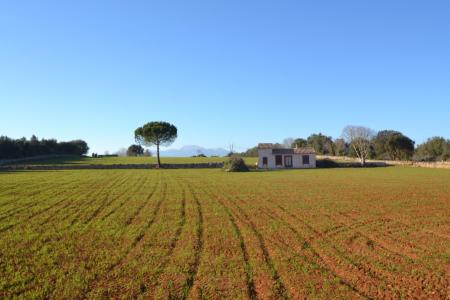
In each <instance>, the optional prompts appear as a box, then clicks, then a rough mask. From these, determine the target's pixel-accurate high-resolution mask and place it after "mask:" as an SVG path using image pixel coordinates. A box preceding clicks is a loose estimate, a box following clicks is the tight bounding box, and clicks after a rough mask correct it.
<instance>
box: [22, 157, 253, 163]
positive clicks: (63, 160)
mask: <svg viewBox="0 0 450 300" xmlns="http://www.w3.org/2000/svg"><path fill="white" fill-rule="evenodd" d="M226 160H228V158H227V157H161V163H162V164H185V163H209V162H224V161H226ZM245 161H246V162H247V164H250V165H254V164H255V163H256V161H257V157H248V158H245ZM156 162H157V160H156V157H101V158H91V157H61V158H55V159H50V160H41V161H33V162H24V163H22V164H27V165H96V164H98V165H113V164H155V163H156Z"/></svg>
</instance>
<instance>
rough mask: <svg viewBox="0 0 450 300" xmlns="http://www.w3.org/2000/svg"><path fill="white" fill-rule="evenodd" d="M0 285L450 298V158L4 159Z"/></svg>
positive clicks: (69, 292) (59, 290) (107, 291)
mask: <svg viewBox="0 0 450 300" xmlns="http://www.w3.org/2000/svg"><path fill="white" fill-rule="evenodd" d="M0 249H1V251H0V298H2V299H4V298H33V299H36V298H38V299H47V298H53V299H84V298H90V299H110V298H126V299H130V298H138V299H148V298H154V299H222V298H227V299H303V298H308V299H366V298H370V299H388V298H393V299H401V298H417V299H448V298H449V297H450V289H449V278H450V171H449V170H431V169H420V168H410V167H388V168H370V169H360V168H355V169H351V168H348V169H314V170H284V171H265V172H258V171H254V172H249V173H226V172H223V171H222V170H219V169H204V170H194V169H189V170H162V169H160V170H65V171H22V172H0Z"/></svg>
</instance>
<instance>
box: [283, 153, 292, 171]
mask: <svg viewBox="0 0 450 300" xmlns="http://www.w3.org/2000/svg"><path fill="white" fill-rule="evenodd" d="M284 166H285V167H286V168H292V156H291V155H286V156H285V157H284Z"/></svg>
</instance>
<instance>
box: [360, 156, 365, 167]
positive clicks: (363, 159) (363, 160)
mask: <svg viewBox="0 0 450 300" xmlns="http://www.w3.org/2000/svg"><path fill="white" fill-rule="evenodd" d="M361 166H362V167H365V166H366V158H365V157H364V156H362V157H361Z"/></svg>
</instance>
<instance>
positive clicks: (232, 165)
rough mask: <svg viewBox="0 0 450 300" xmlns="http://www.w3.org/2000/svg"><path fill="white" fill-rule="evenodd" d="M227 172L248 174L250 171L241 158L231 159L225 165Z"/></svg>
mask: <svg viewBox="0 0 450 300" xmlns="http://www.w3.org/2000/svg"><path fill="white" fill-rule="evenodd" d="M224 168H225V171H227V172H248V171H249V169H248V167H247V165H246V164H245V161H244V160H243V159H242V158H241V157H236V156H234V157H230V159H229V160H228V161H227V162H226V163H225V165H224Z"/></svg>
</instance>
